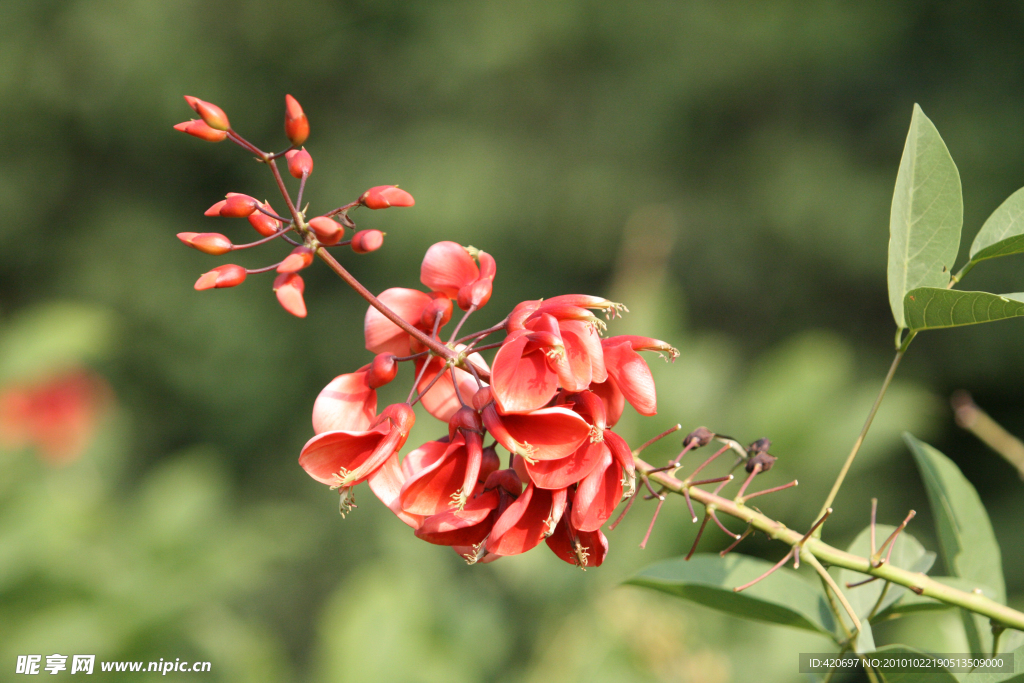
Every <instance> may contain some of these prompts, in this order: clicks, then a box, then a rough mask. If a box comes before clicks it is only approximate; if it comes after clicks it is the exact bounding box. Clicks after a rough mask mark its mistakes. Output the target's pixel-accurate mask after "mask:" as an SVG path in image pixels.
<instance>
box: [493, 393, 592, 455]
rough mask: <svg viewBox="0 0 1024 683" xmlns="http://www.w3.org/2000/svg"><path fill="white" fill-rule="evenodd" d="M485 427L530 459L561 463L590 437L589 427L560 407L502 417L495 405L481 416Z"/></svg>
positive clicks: (502, 442)
mask: <svg viewBox="0 0 1024 683" xmlns="http://www.w3.org/2000/svg"><path fill="white" fill-rule="evenodd" d="M481 415H482V417H483V421H484V426H485V427H487V431H489V432H490V433H491V436H493V437H494V438H495V439H497V440H498V443H500V444H501V445H502V446H504V447H505V449H506V450H508V451H509V452H511V453H515V454H516V455H519V456H521V457H523V458H524V459H526V460H527V461H529V460H559V459H561V458H566V457H568V456H570V455H572V454H573V453H574V452H575V451H576V449H577V448H579V447H580V446H581V445H582V444H583V442H585V441H586V440H587V439H588V438H589V437H590V432H591V430H590V425H589V424H587V422H586V420H584V419H583V418H582V417H580V416H579V415H578V414H576V413H574V412H573V411H571V410H569V409H568V408H563V407H560V406H556V407H552V408H541V409H540V410H534V411H532V412H529V413H522V414H510V415H499V414H498V411H497V410H496V409H495V405H494V404H493V403H490V404H488V405H486V406H485V407H484V409H483V411H482V413H481Z"/></svg>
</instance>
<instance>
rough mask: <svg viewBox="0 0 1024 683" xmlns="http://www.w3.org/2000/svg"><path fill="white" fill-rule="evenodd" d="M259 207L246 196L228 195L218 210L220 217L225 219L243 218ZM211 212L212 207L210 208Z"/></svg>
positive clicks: (257, 203)
mask: <svg viewBox="0 0 1024 683" xmlns="http://www.w3.org/2000/svg"><path fill="white" fill-rule="evenodd" d="M259 205H260V203H259V202H258V201H256V200H255V199H254V198H252V197H250V196H249V195H247V194H236V193H231V194H228V198H227V199H225V200H224V205H223V206H222V207H221V208H220V215H221V216H225V217H227V218H245V217H246V216H250V215H252V213H253V212H254V211H256V208H257V207H258V206H259ZM210 210H211V211H212V210H213V207H210Z"/></svg>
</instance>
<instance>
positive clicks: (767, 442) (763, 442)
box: [747, 438, 772, 455]
mask: <svg viewBox="0 0 1024 683" xmlns="http://www.w3.org/2000/svg"><path fill="white" fill-rule="evenodd" d="M771 447H772V441H771V439H768V438H763V439H758V440H757V441H755V442H754V443H752V444H750V445H749V446H747V455H754V454H756V453H767V452H768V449H769V448H771Z"/></svg>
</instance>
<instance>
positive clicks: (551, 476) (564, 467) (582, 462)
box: [526, 441, 608, 489]
mask: <svg viewBox="0 0 1024 683" xmlns="http://www.w3.org/2000/svg"><path fill="white" fill-rule="evenodd" d="M607 450H608V446H607V445H606V444H605V443H604V442H603V441H597V442H595V443H590V442H589V441H587V442H584V444H583V445H582V446H580V447H579V448H577V449H576V450H575V451H574V452H573V453H572V455H570V456H568V457H566V458H561V459H559V460H538V461H536V462H534V463H532V464H531V463H529V462H527V463H526V471H527V472H528V473H529V475H530V481H532V482H533V483H534V484H536V485H537V487H538V488H542V489H564V488H565V487H567V486H571V485H573V484H575V483H576V482H578V481H580V480H581V479H583V478H584V477H586V476H587V475H588V474H590V473H591V472H592V471H593V470H594V468H595V467H597V466H598V464H600V463H601V461H602V458H603V456H604V453H605V451H607Z"/></svg>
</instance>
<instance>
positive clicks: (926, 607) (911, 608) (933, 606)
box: [875, 576, 996, 622]
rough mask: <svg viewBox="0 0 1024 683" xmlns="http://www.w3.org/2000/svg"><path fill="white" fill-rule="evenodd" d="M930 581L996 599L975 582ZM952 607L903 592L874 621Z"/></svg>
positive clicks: (943, 578)
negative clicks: (897, 599) (978, 591)
mask: <svg viewBox="0 0 1024 683" xmlns="http://www.w3.org/2000/svg"><path fill="white" fill-rule="evenodd" d="M931 578H932V580H934V581H938V582H939V583H942V584H945V585H947V586H952V587H953V588H956V589H957V590H961V591H964V592H967V593H970V592H972V591H974V590H980V591H981V592H982V593H983V594H985V595H986V596H988V597H990V598H992V599H993V600H995V599H996V597H995V591H993V590H992V589H991V588H989V587H987V586H979V585H978V583H977V582H976V581H968V580H967V579H961V578H959V577H956V576H933V577H931ZM890 590H891V589H890ZM951 607H952V605H950V604H948V603H945V602H942V601H940V600H936V599H934V598H929V597H926V596H924V595H918V594H917V593H915V592H913V591H907V590H905V591H904V592H903V595H902V596H901V597H900V599H899V601H897V602H896V603H895V604H891V605H889V606H888V607H887V608H885V609H882V610H879V612H878V614H876V615H875V621H876V622H880V621H886V620H887V619H891V618H893V617H897V616H902V615H904V614H912V613H914V612H934V611H938V610H946V609H950V608H951Z"/></svg>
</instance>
